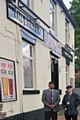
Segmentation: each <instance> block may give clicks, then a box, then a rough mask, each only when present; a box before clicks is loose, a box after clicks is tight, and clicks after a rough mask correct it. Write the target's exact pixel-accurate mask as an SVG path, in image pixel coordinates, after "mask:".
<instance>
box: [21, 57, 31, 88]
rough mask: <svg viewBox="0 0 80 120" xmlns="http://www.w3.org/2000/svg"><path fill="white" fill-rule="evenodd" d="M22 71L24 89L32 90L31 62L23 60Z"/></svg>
mask: <svg viewBox="0 0 80 120" xmlns="http://www.w3.org/2000/svg"><path fill="white" fill-rule="evenodd" d="M23 70H24V87H25V88H33V70H32V61H31V60H28V59H26V58H23Z"/></svg>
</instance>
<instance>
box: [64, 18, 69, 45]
mask: <svg viewBox="0 0 80 120" xmlns="http://www.w3.org/2000/svg"><path fill="white" fill-rule="evenodd" d="M68 37H69V23H68V22H67V21H66V20H65V44H69V39H68Z"/></svg>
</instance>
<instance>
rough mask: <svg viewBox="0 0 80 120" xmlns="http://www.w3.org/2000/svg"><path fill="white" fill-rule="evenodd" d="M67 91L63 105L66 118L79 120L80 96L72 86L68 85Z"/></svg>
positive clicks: (67, 119)
mask: <svg viewBox="0 0 80 120" xmlns="http://www.w3.org/2000/svg"><path fill="white" fill-rule="evenodd" d="M66 89H67V92H66V94H65V95H64V98H63V101H62V105H63V108H64V110H65V119H66V120H71V118H72V120H77V115H78V111H77V107H78V106H79V105H80V96H79V95H78V94H76V93H74V92H73V88H72V86H70V85H69V86H67V87H66Z"/></svg>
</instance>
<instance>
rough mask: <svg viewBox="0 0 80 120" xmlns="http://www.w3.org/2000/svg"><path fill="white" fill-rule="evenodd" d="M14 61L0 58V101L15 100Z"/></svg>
mask: <svg viewBox="0 0 80 120" xmlns="http://www.w3.org/2000/svg"><path fill="white" fill-rule="evenodd" d="M14 67H15V65H14V61H11V60H8V59H4V58H0V92H1V93H0V95H1V96H0V101H2V102H6V101H13V100H16V85H15V78H16V77H15V68H14Z"/></svg>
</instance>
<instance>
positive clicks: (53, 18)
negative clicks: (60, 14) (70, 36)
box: [50, 0, 55, 30]
mask: <svg viewBox="0 0 80 120" xmlns="http://www.w3.org/2000/svg"><path fill="white" fill-rule="evenodd" d="M51 5H52V6H53V8H51ZM51 14H52V19H51V18H50V27H51V28H52V29H53V30H55V4H54V2H53V1H52V0H50V15H51ZM51 21H52V24H51Z"/></svg>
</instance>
